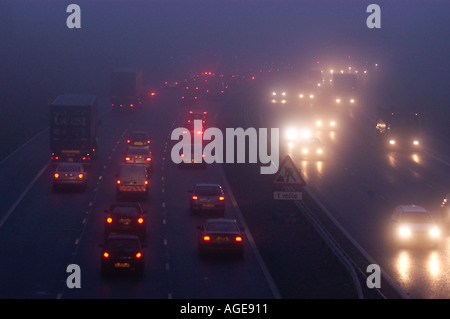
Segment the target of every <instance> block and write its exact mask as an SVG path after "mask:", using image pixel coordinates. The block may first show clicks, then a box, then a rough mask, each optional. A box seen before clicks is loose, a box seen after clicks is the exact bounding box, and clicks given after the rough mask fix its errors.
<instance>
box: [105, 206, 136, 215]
mask: <svg viewBox="0 0 450 319" xmlns="http://www.w3.org/2000/svg"><path fill="white" fill-rule="evenodd" d="M111 213H112V214H116V215H124V216H134V215H137V213H138V210H137V208H136V207H123V206H116V207H113V209H112V210H111Z"/></svg>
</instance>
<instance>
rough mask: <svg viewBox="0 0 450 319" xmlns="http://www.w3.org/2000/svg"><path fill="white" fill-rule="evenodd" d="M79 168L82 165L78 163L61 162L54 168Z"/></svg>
mask: <svg viewBox="0 0 450 319" xmlns="http://www.w3.org/2000/svg"><path fill="white" fill-rule="evenodd" d="M71 166H73V167H81V168H83V164H81V163H79V162H61V163H59V164H58V165H57V166H56V167H57V168H58V167H71Z"/></svg>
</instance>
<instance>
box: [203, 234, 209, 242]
mask: <svg viewBox="0 0 450 319" xmlns="http://www.w3.org/2000/svg"><path fill="white" fill-rule="evenodd" d="M203 240H204V241H210V240H211V238H210V237H209V236H208V235H206V236H203Z"/></svg>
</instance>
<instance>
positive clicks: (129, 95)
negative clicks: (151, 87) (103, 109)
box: [110, 69, 144, 110]
mask: <svg viewBox="0 0 450 319" xmlns="http://www.w3.org/2000/svg"><path fill="white" fill-rule="evenodd" d="M110 94H111V107H112V108H113V109H122V110H134V109H136V108H137V107H139V106H140V105H141V104H142V100H143V97H144V88H143V72H142V70H134V69H117V70H114V71H113V72H112V74H111V86H110Z"/></svg>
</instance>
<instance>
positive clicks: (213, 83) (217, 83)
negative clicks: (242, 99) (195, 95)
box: [203, 72, 225, 97]
mask: <svg viewBox="0 0 450 319" xmlns="http://www.w3.org/2000/svg"><path fill="white" fill-rule="evenodd" d="M203 81H204V82H203V89H204V91H205V93H206V95H209V96H215V97H217V96H220V95H222V94H224V93H225V81H224V80H223V79H222V78H221V77H220V76H218V75H215V74H211V75H210V74H209V72H208V75H205V76H204V78H203Z"/></svg>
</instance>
